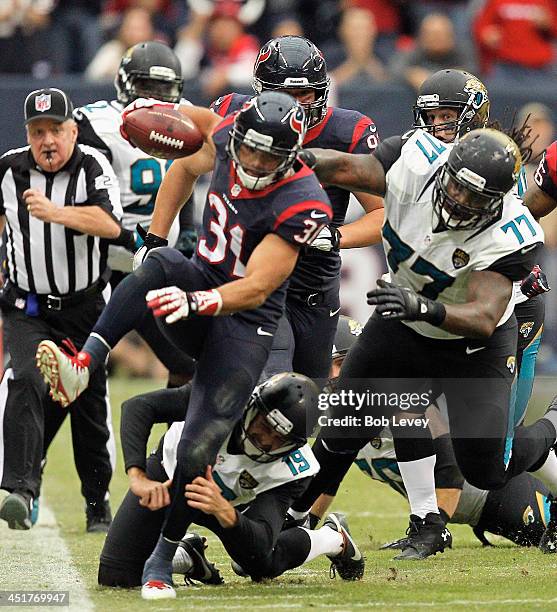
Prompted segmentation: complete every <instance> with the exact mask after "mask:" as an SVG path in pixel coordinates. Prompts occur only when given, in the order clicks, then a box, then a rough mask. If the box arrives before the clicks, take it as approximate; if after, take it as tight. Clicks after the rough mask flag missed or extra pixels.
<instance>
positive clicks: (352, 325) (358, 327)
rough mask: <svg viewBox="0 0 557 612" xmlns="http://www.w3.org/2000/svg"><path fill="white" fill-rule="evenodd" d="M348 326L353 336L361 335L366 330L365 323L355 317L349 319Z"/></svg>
mask: <svg viewBox="0 0 557 612" xmlns="http://www.w3.org/2000/svg"><path fill="white" fill-rule="evenodd" d="M348 328H349V329H350V333H351V334H352V335H353V336H359V335H360V334H361V333H362V332H363V331H364V327H363V325H362V324H361V323H360V322H359V321H356V320H355V319H348Z"/></svg>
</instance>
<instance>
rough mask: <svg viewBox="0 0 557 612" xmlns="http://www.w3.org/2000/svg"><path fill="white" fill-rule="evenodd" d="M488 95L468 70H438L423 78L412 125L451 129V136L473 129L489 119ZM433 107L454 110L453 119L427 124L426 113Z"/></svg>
mask: <svg viewBox="0 0 557 612" xmlns="http://www.w3.org/2000/svg"><path fill="white" fill-rule="evenodd" d="M489 107H490V102H489V97H488V95H487V89H486V87H485V85H484V84H483V83H482V82H481V81H480V79H478V78H477V77H475V76H474V75H473V74H470V73H469V72H465V71H464V70H456V69H445V70H439V71H438V72H435V73H434V74H432V75H431V76H430V77H429V78H427V79H426V80H425V81H424V82H423V83H422V85H421V86H420V89H419V90H418V97H417V98H416V104H415V105H414V127H417V128H421V129H423V130H428V131H432V132H434V131H435V130H439V129H454V130H455V138H456V139H458V138H459V137H461V136H464V134H467V133H468V132H470V131H471V130H475V129H477V128H482V127H486V125H487V122H488V120H489ZM437 108H453V109H456V110H457V112H458V117H457V119H456V121H451V122H448V123H444V124H438V125H436V126H435V127H434V126H432V125H429V124H428V119H427V113H428V111H431V110H432V109H437Z"/></svg>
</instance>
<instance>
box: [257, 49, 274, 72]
mask: <svg viewBox="0 0 557 612" xmlns="http://www.w3.org/2000/svg"><path fill="white" fill-rule="evenodd" d="M270 57H271V47H270V46H269V47H263V49H261V51H260V52H259V55H258V57H257V61H256V62H255V68H257V66H259V64H262V63H263V62H266V61H267V60H268V59H269V58H270Z"/></svg>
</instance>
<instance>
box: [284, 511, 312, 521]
mask: <svg viewBox="0 0 557 612" xmlns="http://www.w3.org/2000/svg"><path fill="white" fill-rule="evenodd" d="M287 514H289V515H290V516H291V517H292V518H293V519H294V520H295V521H299V520H300V519H303V518H305V517H306V515H307V511H306V512H299V511H298V510H292V508H288V510H287Z"/></svg>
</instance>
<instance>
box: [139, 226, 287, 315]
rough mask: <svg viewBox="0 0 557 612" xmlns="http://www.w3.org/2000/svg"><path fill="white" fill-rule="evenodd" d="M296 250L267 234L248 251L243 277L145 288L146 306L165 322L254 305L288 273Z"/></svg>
mask: <svg viewBox="0 0 557 612" xmlns="http://www.w3.org/2000/svg"><path fill="white" fill-rule="evenodd" d="M298 251H299V248H298V247H297V246H294V245H292V244H290V243H289V242H287V241H286V240H284V239H283V238H281V237H280V236H277V235H276V234H268V235H267V236H265V238H264V239H263V240H262V241H261V242H260V243H259V245H258V246H257V247H256V248H255V250H254V251H253V253H252V254H251V257H250V258H249V260H248V263H247V265H246V275H245V276H244V277H243V278H240V279H238V280H235V281H232V282H230V283H226V284H225V285H221V286H220V287H217V288H216V289H211V290H209V291H193V292H186V291H182V290H181V289H178V287H165V288H163V289H156V290H153V291H149V293H147V295H146V300H147V306H148V307H149V308H151V310H153V314H154V315H155V316H156V317H165V320H166V322H167V323H175V322H176V321H179V320H180V319H186V318H188V317H189V316H190V314H192V313H194V314H197V315H205V316H207V315H209V316H217V315H227V314H231V313H233V312H239V311H241V310H252V309H254V308H258V307H259V306H261V305H262V304H263V302H265V300H266V299H267V298H268V297H269V296H270V295H271V293H273V291H275V289H277V288H278V287H280V285H282V283H283V282H284V281H285V280H286V279H287V278H288V277H289V276H290V274H292V271H293V270H294V266H295V265H296V261H297V260H298Z"/></svg>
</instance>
